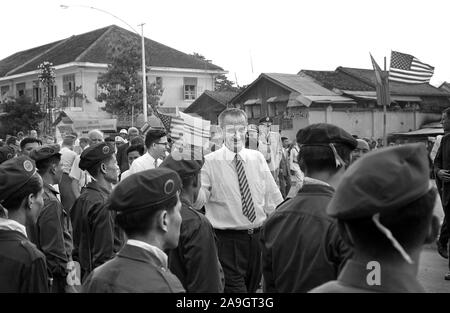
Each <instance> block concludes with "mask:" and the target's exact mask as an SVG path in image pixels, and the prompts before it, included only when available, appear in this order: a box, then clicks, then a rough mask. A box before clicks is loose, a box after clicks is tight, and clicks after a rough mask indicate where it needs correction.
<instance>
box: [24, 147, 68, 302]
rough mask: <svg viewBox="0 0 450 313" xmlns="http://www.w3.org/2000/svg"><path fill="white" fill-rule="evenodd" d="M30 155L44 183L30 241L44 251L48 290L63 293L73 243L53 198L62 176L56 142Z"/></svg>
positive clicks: (58, 149) (66, 224)
mask: <svg viewBox="0 0 450 313" xmlns="http://www.w3.org/2000/svg"><path fill="white" fill-rule="evenodd" d="M24 140H25V139H24ZM30 157H31V158H32V159H33V160H35V161H36V168H37V170H38V173H39V175H41V177H42V181H43V183H44V194H43V198H44V207H43V208H42V209H41V210H40V211H39V213H38V217H37V220H36V223H34V224H32V225H29V230H30V231H29V233H30V240H31V241H32V242H33V243H34V244H36V246H37V247H38V248H39V250H41V251H42V252H43V253H44V254H45V257H46V259H47V267H48V269H49V270H50V273H51V274H52V278H53V284H52V292H57V293H63V292H65V289H66V277H67V275H68V270H67V265H68V263H69V262H70V261H72V248H73V243H72V234H71V232H72V226H71V223H70V218H69V216H68V213H67V211H66V210H64V208H63V206H62V204H61V202H60V201H59V200H58V198H57V195H58V192H57V191H56V190H55V189H54V188H53V187H52V185H55V184H58V183H59V182H60V181H61V177H62V164H61V154H60V148H59V145H57V144H55V145H45V146H41V147H38V148H37V149H34V150H32V151H31V153H30Z"/></svg>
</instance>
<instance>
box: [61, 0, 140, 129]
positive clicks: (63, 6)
mask: <svg viewBox="0 0 450 313" xmlns="http://www.w3.org/2000/svg"><path fill="white" fill-rule="evenodd" d="M60 7H61V8H62V9H68V8H71V7H80V8H88V9H92V10H97V11H100V12H102V13H106V14H108V15H110V16H112V17H114V18H116V19H118V20H119V21H121V22H122V23H124V24H125V25H127V26H128V27H129V28H131V30H133V32H135V33H136V34H137V35H138V36H141V45H142V113H143V114H144V123H146V122H147V121H148V118H147V78H146V70H145V38H144V25H145V24H144V23H142V24H139V25H138V26H141V31H142V33H141V34H139V32H138V31H137V30H136V29H134V28H133V27H132V26H131V25H130V24H128V23H127V22H125V21H124V20H123V19H121V18H120V17H118V16H116V15H114V14H112V13H110V12H108V11H105V10H102V9H99V8H96V7H92V6H87V5H65V4H61V5H60Z"/></svg>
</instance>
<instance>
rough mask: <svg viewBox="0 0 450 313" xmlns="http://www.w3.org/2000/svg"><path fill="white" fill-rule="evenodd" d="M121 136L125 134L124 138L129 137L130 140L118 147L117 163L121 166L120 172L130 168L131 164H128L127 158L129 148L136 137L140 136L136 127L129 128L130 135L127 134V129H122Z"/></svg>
mask: <svg viewBox="0 0 450 313" xmlns="http://www.w3.org/2000/svg"><path fill="white" fill-rule="evenodd" d="M124 132H125V133H124ZM120 136H124V137H123V138H124V139H126V138H125V137H128V141H127V142H126V143H125V144H123V145H121V146H120V147H118V148H117V164H118V165H119V167H120V172H121V173H123V172H125V171H126V170H128V169H130V165H129V164H128V160H127V149H128V148H129V147H130V146H132V145H133V144H132V143H131V141H132V140H133V139H134V138H138V137H139V130H138V129H137V128H136V127H130V128H129V129H128V136H127V131H126V130H125V129H121V130H120Z"/></svg>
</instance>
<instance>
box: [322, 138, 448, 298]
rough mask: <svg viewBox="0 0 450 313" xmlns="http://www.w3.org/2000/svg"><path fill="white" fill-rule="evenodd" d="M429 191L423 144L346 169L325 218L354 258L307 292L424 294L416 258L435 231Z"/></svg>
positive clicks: (384, 153) (393, 150)
mask: <svg viewBox="0 0 450 313" xmlns="http://www.w3.org/2000/svg"><path fill="white" fill-rule="evenodd" d="M430 185H431V184H430V181H429V165H428V156H427V150H426V148H425V146H424V145H423V144H417V143H416V144H408V145H402V146H398V147H392V148H386V149H382V150H377V151H374V152H371V153H370V154H368V155H367V156H365V157H364V158H361V159H360V160H359V161H358V162H356V163H355V164H354V165H352V166H351V167H350V169H349V170H348V171H347V172H346V173H345V174H344V177H343V178H342V181H341V183H340V184H339V186H338V187H337V189H336V193H335V194H334V196H333V199H332V200H331V202H330V204H329V206H328V208H327V213H328V214H329V215H330V216H332V217H334V218H337V219H338V223H339V232H340V233H341V237H342V238H344V240H345V241H346V242H347V243H348V244H349V245H351V246H352V247H353V250H354V255H353V256H352V258H351V259H350V260H349V261H348V262H347V264H346V265H345V267H344V268H343V270H342V272H341V274H340V275H339V277H338V279H337V280H336V281H331V282H328V283H326V284H324V285H322V286H320V287H318V288H316V289H314V290H313V292H333V293H336V292H358V293H360V292H390V293H394V292H395V293H399V292H414V293H417V292H424V289H423V287H422V286H421V285H420V283H419V282H418V280H417V272H418V270H419V257H420V253H421V250H422V247H423V244H425V243H432V242H433V241H434V240H435V238H436V235H437V233H438V227H439V226H438V225H439V222H438V219H437V217H435V216H433V208H434V203H435V201H436V191H435V190H433V189H431V188H430Z"/></svg>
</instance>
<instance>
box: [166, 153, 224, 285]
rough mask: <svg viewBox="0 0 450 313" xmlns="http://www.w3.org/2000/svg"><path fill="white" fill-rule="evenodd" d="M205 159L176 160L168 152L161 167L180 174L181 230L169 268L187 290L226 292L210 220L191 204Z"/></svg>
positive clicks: (195, 196)
mask: <svg viewBox="0 0 450 313" xmlns="http://www.w3.org/2000/svg"><path fill="white" fill-rule="evenodd" d="M202 165H203V162H202V161H196V160H179V161H178V160H175V159H174V158H173V157H172V155H169V156H168V157H167V158H166V159H165V160H164V162H163V163H162V164H161V165H160V167H166V168H169V169H171V170H173V171H175V172H177V173H178V175H180V178H181V180H182V183H183V189H182V192H181V196H180V200H181V205H182V206H181V217H182V222H181V229H180V240H179V243H178V247H177V248H176V249H174V250H171V251H170V252H169V268H170V270H171V271H172V272H173V273H174V274H175V275H176V276H177V277H178V278H179V279H180V281H181V283H182V284H183V287H184V288H185V289H186V291H187V292H190V293H192V292H215V293H217V292H223V288H224V283H225V281H224V275H223V271H222V266H221V265H220V262H219V257H218V255H217V247H216V241H215V235H214V230H213V228H212V226H211V223H210V222H209V221H208V220H207V219H206V217H205V216H204V215H203V214H201V213H200V212H198V211H196V210H195V209H194V208H193V207H192V206H193V203H195V201H196V199H197V196H198V191H199V189H200V184H201V182H200V177H199V173H200V170H201V168H202Z"/></svg>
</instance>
